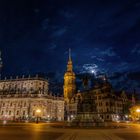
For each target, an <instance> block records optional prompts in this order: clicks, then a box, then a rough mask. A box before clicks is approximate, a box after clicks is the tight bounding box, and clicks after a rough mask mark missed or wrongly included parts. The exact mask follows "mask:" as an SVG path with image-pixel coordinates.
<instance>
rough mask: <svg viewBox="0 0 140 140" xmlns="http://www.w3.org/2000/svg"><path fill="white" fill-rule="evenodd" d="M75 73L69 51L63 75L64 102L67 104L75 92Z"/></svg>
mask: <svg viewBox="0 0 140 140" xmlns="http://www.w3.org/2000/svg"><path fill="white" fill-rule="evenodd" d="M75 79H76V77H75V73H74V72H73V65H72V59H71V50H70V49H69V60H68V64H67V71H66V73H65V75H64V86H63V89H64V100H65V102H69V100H70V99H71V98H72V97H73V95H74V94H75V92H76V84H75Z"/></svg>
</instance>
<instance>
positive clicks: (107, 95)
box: [64, 59, 128, 121]
mask: <svg viewBox="0 0 140 140" xmlns="http://www.w3.org/2000/svg"><path fill="white" fill-rule="evenodd" d="M75 79H76V77H75V74H74V72H73V70H72V60H71V59H69V61H68V65H67V71H66V73H65V75H64V100H65V119H66V120H73V119H74V118H76V117H77V116H78V114H80V116H82V115H83V116H84V115H86V116H88V115H90V117H91V118H95V117H96V120H98V119H99V120H102V121H117V120H119V119H122V118H123V117H124V115H125V111H126V110H127V105H128V98H127V96H126V94H125V92H121V93H119V94H118V93H116V92H115V91H114V90H113V88H112V86H111V84H110V83H109V82H108V81H107V80H106V78H105V77H104V78H103V80H102V83H100V84H96V85H95V86H94V87H93V88H91V89H89V90H87V89H86V90H84V91H79V92H76V85H75Z"/></svg>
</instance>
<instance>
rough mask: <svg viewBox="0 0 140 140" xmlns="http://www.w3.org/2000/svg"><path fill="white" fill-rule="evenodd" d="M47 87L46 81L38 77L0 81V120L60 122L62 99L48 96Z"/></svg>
mask: <svg viewBox="0 0 140 140" xmlns="http://www.w3.org/2000/svg"><path fill="white" fill-rule="evenodd" d="M48 87H49V84H48V80H46V79H44V78H39V77H38V76H36V77H34V78H30V77H28V78H24V76H23V77H22V78H18V77H17V78H16V79H12V78H10V79H5V80H0V119H1V120H35V119H36V117H39V118H40V119H41V120H58V121H62V120H63V119H64V101H63V98H61V97H55V96H52V95H50V94H49V92H48V89H49V88H48ZM37 110H40V112H39V113H38V112H37Z"/></svg>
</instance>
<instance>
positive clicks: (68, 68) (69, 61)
mask: <svg viewBox="0 0 140 140" xmlns="http://www.w3.org/2000/svg"><path fill="white" fill-rule="evenodd" d="M72 69H73V66H72V59H71V49H70V48H69V60H68V64H67V71H69V72H72V71H73V70H72Z"/></svg>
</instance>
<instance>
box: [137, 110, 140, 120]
mask: <svg viewBox="0 0 140 140" xmlns="http://www.w3.org/2000/svg"><path fill="white" fill-rule="evenodd" d="M136 112H137V113H138V120H140V109H139V108H138V109H137V110H136Z"/></svg>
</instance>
